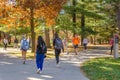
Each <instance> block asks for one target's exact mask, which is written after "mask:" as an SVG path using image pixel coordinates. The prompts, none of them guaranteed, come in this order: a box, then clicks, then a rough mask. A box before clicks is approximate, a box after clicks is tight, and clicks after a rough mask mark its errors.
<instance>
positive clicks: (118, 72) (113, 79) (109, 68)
mask: <svg viewBox="0 0 120 80" xmlns="http://www.w3.org/2000/svg"><path fill="white" fill-rule="evenodd" d="M81 69H82V71H83V72H84V73H85V75H86V76H87V77H88V78H89V79H90V80H120V58H119V59H113V58H108V57H107V58H96V59H91V60H89V61H86V62H85V63H83V65H82V67H81Z"/></svg>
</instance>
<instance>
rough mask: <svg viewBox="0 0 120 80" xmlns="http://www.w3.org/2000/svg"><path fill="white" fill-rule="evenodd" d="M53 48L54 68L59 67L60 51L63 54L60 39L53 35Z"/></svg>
mask: <svg viewBox="0 0 120 80" xmlns="http://www.w3.org/2000/svg"><path fill="white" fill-rule="evenodd" d="M53 47H54V49H55V58H56V66H57V67H59V66H60V65H59V57H60V53H61V50H62V51H63V52H64V47H63V43H62V40H61V38H60V37H59V36H58V34H57V33H55V38H54V39H53Z"/></svg>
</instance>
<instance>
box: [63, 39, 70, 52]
mask: <svg viewBox="0 0 120 80" xmlns="http://www.w3.org/2000/svg"><path fill="white" fill-rule="evenodd" d="M63 45H64V48H65V49H66V53H67V54H69V52H68V39H67V38H64V39H63Z"/></svg>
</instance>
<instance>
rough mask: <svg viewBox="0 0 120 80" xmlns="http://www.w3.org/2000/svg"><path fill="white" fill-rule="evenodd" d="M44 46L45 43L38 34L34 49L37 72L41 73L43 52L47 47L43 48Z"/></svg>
mask: <svg viewBox="0 0 120 80" xmlns="http://www.w3.org/2000/svg"><path fill="white" fill-rule="evenodd" d="M45 47H46V44H45V42H44V40H43V38H42V36H38V41H37V49H36V65H37V69H38V70H37V74H39V73H41V71H42V70H43V62H44V58H45V53H46V51H44V50H47V49H44V48H45Z"/></svg>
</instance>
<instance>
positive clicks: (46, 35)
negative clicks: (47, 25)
mask: <svg viewBox="0 0 120 80" xmlns="http://www.w3.org/2000/svg"><path fill="white" fill-rule="evenodd" d="M45 41H46V45H47V47H48V48H50V47H51V46H50V35H49V29H45Z"/></svg>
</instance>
